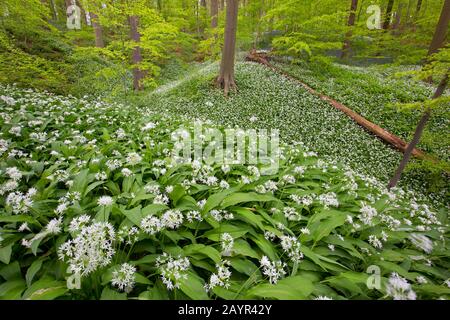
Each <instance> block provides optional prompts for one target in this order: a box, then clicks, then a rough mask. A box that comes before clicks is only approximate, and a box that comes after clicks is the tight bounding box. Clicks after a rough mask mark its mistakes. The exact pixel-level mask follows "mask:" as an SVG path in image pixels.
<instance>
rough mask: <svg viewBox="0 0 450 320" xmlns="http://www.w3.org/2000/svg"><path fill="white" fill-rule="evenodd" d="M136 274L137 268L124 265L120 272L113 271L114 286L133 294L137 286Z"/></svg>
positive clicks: (112, 281)
mask: <svg viewBox="0 0 450 320" xmlns="http://www.w3.org/2000/svg"><path fill="white" fill-rule="evenodd" d="M135 272H136V267H135V266H132V265H131V264H128V263H123V264H122V265H121V266H120V269H119V270H118V271H117V270H116V271H113V274H112V275H113V278H112V280H111V283H112V285H113V286H115V287H118V288H119V290H121V291H125V292H127V293H129V292H131V290H133V287H134V284H135V278H136V277H135Z"/></svg>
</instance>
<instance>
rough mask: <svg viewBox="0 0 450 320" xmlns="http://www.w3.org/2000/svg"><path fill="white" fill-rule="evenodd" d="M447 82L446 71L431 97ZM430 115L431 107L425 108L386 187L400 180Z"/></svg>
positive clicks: (439, 93)
mask: <svg viewBox="0 0 450 320" xmlns="http://www.w3.org/2000/svg"><path fill="white" fill-rule="evenodd" d="M449 71H450V70H449ZM447 83H448V72H447V74H446V75H445V76H444V78H443V79H442V81H441V83H440V84H439V86H438V88H437V90H436V92H435V93H434V96H433V99H437V98H439V97H440V96H441V95H442V94H443V93H444V90H445V87H446V86H447ZM430 116H431V109H430V108H428V109H427V110H425V112H424V114H423V115H422V118H421V119H420V121H419V124H418V125H417V127H416V131H415V132H414V137H413V139H412V141H411V142H410V143H409V144H408V147H407V148H406V150H405V153H404V154H403V159H402V161H401V162H400V165H399V166H398V168H397V171H396V172H395V174H394V176H393V177H392V179H391V181H390V182H389V185H388V189H391V188H394V187H395V186H396V185H397V183H398V182H399V181H400V178H401V176H402V173H403V171H404V170H405V168H406V165H407V164H408V162H409V159H410V158H411V154H412V151H413V150H414V148H415V147H416V145H417V144H418V143H419V142H420V138H421V137H422V133H423V130H424V129H425V126H426V124H427V122H428V120H429V119H430Z"/></svg>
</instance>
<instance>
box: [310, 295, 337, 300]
mask: <svg viewBox="0 0 450 320" xmlns="http://www.w3.org/2000/svg"><path fill="white" fill-rule="evenodd" d="M314 300H333V298H330V297H327V296H317V297H316V298H314Z"/></svg>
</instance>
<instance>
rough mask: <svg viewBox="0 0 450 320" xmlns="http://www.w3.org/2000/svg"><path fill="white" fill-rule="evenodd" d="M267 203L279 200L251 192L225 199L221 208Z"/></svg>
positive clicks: (234, 194) (236, 194)
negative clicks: (240, 204)
mask: <svg viewBox="0 0 450 320" xmlns="http://www.w3.org/2000/svg"><path fill="white" fill-rule="evenodd" d="M267 201H277V202H279V201H280V200H278V199H277V198H275V197H274V196H270V195H265V194H258V193H255V192H249V193H241V192H240V193H233V194H231V195H229V196H227V197H226V198H225V199H223V201H222V203H221V204H220V207H221V208H227V207H231V206H234V205H235V204H238V203H245V202H267Z"/></svg>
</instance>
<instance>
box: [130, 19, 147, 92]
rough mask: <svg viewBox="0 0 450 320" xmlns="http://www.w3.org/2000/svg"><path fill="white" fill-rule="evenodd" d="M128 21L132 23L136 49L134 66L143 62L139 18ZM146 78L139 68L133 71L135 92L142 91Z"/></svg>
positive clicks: (132, 38)
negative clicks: (143, 81)
mask: <svg viewBox="0 0 450 320" xmlns="http://www.w3.org/2000/svg"><path fill="white" fill-rule="evenodd" d="M128 20H129V23H130V31H131V32H130V36H131V40H133V41H134V42H135V47H134V48H133V56H132V62H133V64H134V65H136V64H139V63H140V62H142V54H141V47H140V46H139V42H140V41H141V35H140V34H139V31H138V26H139V18H138V17H137V16H130V17H129V18H128ZM144 76H145V74H144V72H143V71H142V70H140V69H139V67H135V68H134V69H133V87H134V90H135V91H140V90H142V89H143V84H142V79H143V78H144Z"/></svg>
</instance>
